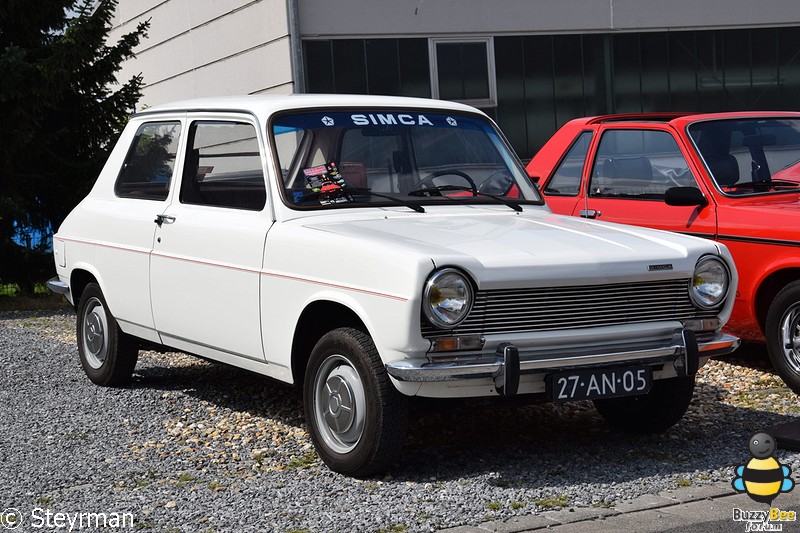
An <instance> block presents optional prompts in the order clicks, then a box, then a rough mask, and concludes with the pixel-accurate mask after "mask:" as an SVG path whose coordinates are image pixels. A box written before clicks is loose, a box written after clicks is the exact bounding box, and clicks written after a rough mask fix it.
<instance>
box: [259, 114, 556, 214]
mask: <svg viewBox="0 0 800 533" xmlns="http://www.w3.org/2000/svg"><path fill="white" fill-rule="evenodd" d="M271 130H272V135H273V139H274V146H275V147H276V153H277V159H278V164H279V165H280V170H281V173H282V176H283V186H284V191H285V195H284V200H285V201H286V202H287V203H288V204H289V205H290V206H292V207H296V208H331V207H357V206H360V207H363V206H365V205H369V206H377V205H379V206H391V205H394V206H406V207H409V208H411V209H415V210H417V211H424V208H423V207H422V206H423V205H430V204H453V203H487V204H498V205H499V204H505V205H508V206H510V207H512V208H514V209H519V205H520V204H526V203H528V204H529V203H537V204H538V203H541V202H542V200H541V198H540V196H539V195H538V193H537V192H536V190H535V189H534V188H533V187H532V185H531V184H530V182H529V180H528V179H527V177H526V175H525V173H524V171H523V170H522V167H521V165H520V163H519V162H518V160H517V159H516V156H515V155H514V154H513V153H512V152H511V151H510V149H509V148H508V147H507V145H506V143H505V142H504V141H503V139H502V138H501V136H500V135H499V134H498V132H497V131H496V130H495V128H494V127H493V126H492V125H491V124H490V122H489V121H487V120H485V119H483V118H481V117H479V116H477V115H475V116H472V115H460V114H455V113H441V112H428V111H420V110H416V111H414V110H402V111H387V110H375V109H368V110H354V111H350V110H348V111H314V112H296V113H292V114H284V115H281V116H279V117H277V118H275V119H274V120H273V122H272V126H271Z"/></svg>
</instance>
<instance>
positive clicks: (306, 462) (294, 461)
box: [287, 452, 317, 468]
mask: <svg viewBox="0 0 800 533" xmlns="http://www.w3.org/2000/svg"><path fill="white" fill-rule="evenodd" d="M315 464H317V454H316V453H314V452H308V453H306V454H303V456H302V457H292V458H291V459H289V464H288V465H287V467H288V468H311V467H312V466H314V465H315Z"/></svg>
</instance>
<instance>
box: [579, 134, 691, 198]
mask: <svg viewBox="0 0 800 533" xmlns="http://www.w3.org/2000/svg"><path fill="white" fill-rule="evenodd" d="M670 187H697V182H696V181H695V178H694V176H693V175H692V172H691V171H690V170H689V166H688V164H687V163H686V159H685V158H684V157H683V154H682V153H681V151H680V148H679V147H678V144H677V143H676V142H675V139H674V138H673V137H672V135H670V134H669V133H667V132H665V131H656V130H630V129H626V130H609V131H607V132H606V133H604V134H603V137H602V138H601V139H600V146H599V147H598V149H597V156H596V157H595V160H594V165H593V170H592V181H591V184H590V187H589V195H590V196H593V197H598V198H640V199H663V198H664V192H665V191H666V190H667V189H669V188H670Z"/></svg>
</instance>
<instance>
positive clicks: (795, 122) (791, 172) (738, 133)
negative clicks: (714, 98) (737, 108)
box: [688, 118, 800, 195]
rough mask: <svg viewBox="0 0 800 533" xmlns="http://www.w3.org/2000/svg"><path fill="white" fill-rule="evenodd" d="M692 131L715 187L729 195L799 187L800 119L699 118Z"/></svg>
mask: <svg viewBox="0 0 800 533" xmlns="http://www.w3.org/2000/svg"><path fill="white" fill-rule="evenodd" d="M688 131H689V135H690V136H691V138H692V140H693V141H694V144H695V146H696V147H697V150H698V151H699V152H700V155H701V156H702V158H703V161H704V162H705V164H706V167H707V168H708V171H709V173H710V174H711V177H712V178H713V179H714V182H715V183H716V184H717V186H718V187H719V188H720V190H722V191H723V192H725V193H726V194H731V195H752V194H765V193H775V192H786V191H789V192H798V189H800V119H791V118H742V119H733V120H714V121H704V122H696V123H694V124H692V125H690V126H689V128H688Z"/></svg>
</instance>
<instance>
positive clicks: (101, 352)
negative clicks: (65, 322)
mask: <svg viewBox="0 0 800 533" xmlns="http://www.w3.org/2000/svg"><path fill="white" fill-rule="evenodd" d="M82 337H83V338H82V339H81V341H82V344H83V352H84V355H85V358H86V362H87V363H88V364H89V366H90V367H92V368H100V367H101V366H103V363H104V362H105V360H106V356H107V355H108V322H107V321H106V312H105V308H104V307H103V303H102V302H101V301H100V300H98V299H97V298H92V299H91V300H89V302H88V303H87V305H86V310H85V311H84V315H83V336H82Z"/></svg>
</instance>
